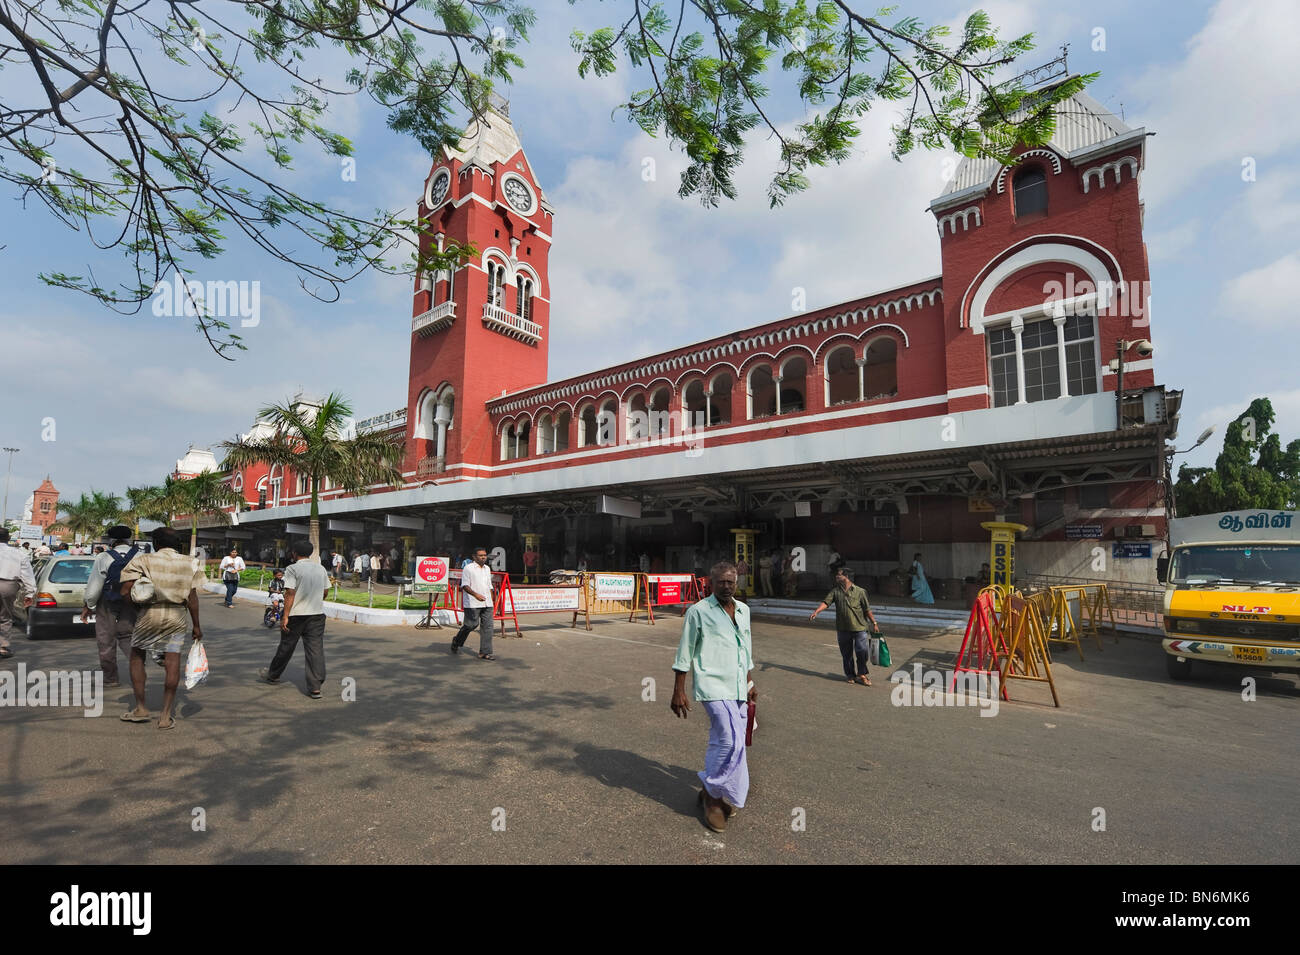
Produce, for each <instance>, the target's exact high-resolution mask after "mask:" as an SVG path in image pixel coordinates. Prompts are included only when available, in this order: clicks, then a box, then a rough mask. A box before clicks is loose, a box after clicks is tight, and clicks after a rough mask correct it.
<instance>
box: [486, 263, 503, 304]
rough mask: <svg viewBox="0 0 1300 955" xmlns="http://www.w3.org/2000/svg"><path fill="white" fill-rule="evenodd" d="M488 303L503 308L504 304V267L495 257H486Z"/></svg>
mask: <svg viewBox="0 0 1300 955" xmlns="http://www.w3.org/2000/svg"><path fill="white" fill-rule="evenodd" d="M487 274H488V304H489V305H495V306H497V308H505V304H506V267H505V266H504V265H502V264H501V263H500V262H497V261H496V260H495V259H488V263H487Z"/></svg>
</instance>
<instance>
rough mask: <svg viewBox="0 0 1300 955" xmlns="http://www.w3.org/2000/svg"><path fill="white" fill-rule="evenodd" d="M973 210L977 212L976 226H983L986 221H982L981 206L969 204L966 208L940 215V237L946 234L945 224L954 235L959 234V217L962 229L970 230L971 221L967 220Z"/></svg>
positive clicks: (964, 230) (963, 230)
mask: <svg viewBox="0 0 1300 955" xmlns="http://www.w3.org/2000/svg"><path fill="white" fill-rule="evenodd" d="M972 212H973V213H975V226H976V228H978V227H979V226H982V225H983V224H984V223H983V221H982V220H981V218H980V207H979V206H967V207H966V208H965V209H959V210H958V211H957V212H950V213H948V214H947V215H946V216H940V217H939V222H938V225H939V238H943V234H944V226H947V227H948V231H949V232H951V233H952V234H953V235H956V234H957V220H958V219H960V220H961V231H962V232H969V231H970V225H969V223H968V222H967V221H966V220H967V218H968V217H969V216H970V214H971V213H972Z"/></svg>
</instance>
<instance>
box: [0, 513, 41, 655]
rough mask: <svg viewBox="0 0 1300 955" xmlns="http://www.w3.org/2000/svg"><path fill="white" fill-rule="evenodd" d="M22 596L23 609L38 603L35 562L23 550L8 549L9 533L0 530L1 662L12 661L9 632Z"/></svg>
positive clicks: (12, 653) (18, 548) (6, 530)
mask: <svg viewBox="0 0 1300 955" xmlns="http://www.w3.org/2000/svg"><path fill="white" fill-rule="evenodd" d="M20 593H21V594H22V601H23V606H24V607H30V606H31V605H32V603H33V601H34V600H35V599H36V575H35V574H34V573H33V572H32V558H31V555H30V554H28V553H27V551H25V550H23V549H22V548H21V547H11V546H10V545H9V531H8V529H7V528H4V527H0V658H5V657H11V656H13V655H14V652H13V650H12V649H10V647H9V631H10V629H12V627H13V620H14V603H15V602H16V601H17V600H18V596H19V594H20Z"/></svg>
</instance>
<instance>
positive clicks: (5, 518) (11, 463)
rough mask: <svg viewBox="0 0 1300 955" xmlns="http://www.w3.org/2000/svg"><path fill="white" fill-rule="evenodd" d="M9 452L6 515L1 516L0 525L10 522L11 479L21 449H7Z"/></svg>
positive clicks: (6, 474)
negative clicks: (15, 459) (15, 458)
mask: <svg viewBox="0 0 1300 955" xmlns="http://www.w3.org/2000/svg"><path fill="white" fill-rule="evenodd" d="M5 450H6V451H8V452H9V470H8V471H6V472H5V504H4V513H3V514H0V525H3V524H4V523H5V522H6V521H8V520H9V477H10V475H12V474H13V473H14V454H15V452H17V451H20V450H21V448H5Z"/></svg>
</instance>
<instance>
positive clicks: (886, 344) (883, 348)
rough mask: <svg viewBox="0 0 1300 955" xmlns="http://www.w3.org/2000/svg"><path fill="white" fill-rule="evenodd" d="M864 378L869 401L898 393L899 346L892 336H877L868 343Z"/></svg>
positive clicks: (863, 389)
mask: <svg viewBox="0 0 1300 955" xmlns="http://www.w3.org/2000/svg"><path fill="white" fill-rule="evenodd" d="M862 378H863V384H862V391H863V396H864V397H865V398H866V400H867V401H871V400H872V399H873V398H888V397H891V396H893V395H896V394H898V346H897V345H896V344H895V343H894V340H893V339H892V338H877V339H875V340H874V341H872V342H871V343H870V344H868V345H867V363H866V365H865V367H864V368H863V375H862Z"/></svg>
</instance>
